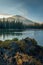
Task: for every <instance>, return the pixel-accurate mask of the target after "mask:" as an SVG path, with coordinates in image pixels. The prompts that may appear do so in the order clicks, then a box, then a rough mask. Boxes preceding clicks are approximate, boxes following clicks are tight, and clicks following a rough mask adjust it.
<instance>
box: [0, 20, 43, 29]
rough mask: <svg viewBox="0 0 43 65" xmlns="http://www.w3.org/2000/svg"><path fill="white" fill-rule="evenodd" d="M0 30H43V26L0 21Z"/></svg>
mask: <svg viewBox="0 0 43 65" xmlns="http://www.w3.org/2000/svg"><path fill="white" fill-rule="evenodd" d="M0 29H43V24H38V23H34V25H25V24H23V22H20V21H16V22H15V20H14V21H12V22H9V21H8V20H7V21H5V20H4V19H3V21H0Z"/></svg>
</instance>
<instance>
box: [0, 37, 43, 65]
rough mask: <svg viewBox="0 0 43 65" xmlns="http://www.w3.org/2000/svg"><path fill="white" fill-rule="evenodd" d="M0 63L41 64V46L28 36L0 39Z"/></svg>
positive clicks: (2, 64)
mask: <svg viewBox="0 0 43 65" xmlns="http://www.w3.org/2000/svg"><path fill="white" fill-rule="evenodd" d="M0 65H43V47H42V46H39V45H38V44H37V41H36V40H35V39H31V38H28V37H27V38H25V39H22V40H18V39H17V38H15V39H12V40H6V41H0Z"/></svg>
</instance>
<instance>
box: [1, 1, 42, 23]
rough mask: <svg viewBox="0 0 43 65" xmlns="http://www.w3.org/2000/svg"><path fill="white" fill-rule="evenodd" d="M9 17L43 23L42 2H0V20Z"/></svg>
mask: <svg viewBox="0 0 43 65" xmlns="http://www.w3.org/2000/svg"><path fill="white" fill-rule="evenodd" d="M8 14H10V15H8ZM11 15H21V16H24V17H26V18H28V19H31V20H34V21H39V22H43V0H0V18H2V17H9V16H11Z"/></svg>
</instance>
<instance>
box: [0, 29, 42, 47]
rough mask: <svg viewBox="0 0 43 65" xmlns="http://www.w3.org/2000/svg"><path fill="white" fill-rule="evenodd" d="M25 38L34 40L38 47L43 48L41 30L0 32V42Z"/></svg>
mask: <svg viewBox="0 0 43 65" xmlns="http://www.w3.org/2000/svg"><path fill="white" fill-rule="evenodd" d="M26 37H30V38H34V39H35V40H36V41H37V42H38V44H39V45H42V46H43V30H23V31H21V30H19V31H15V30H5V31H4V30H0V40H2V41H4V40H11V39H13V38H18V39H24V38H26Z"/></svg>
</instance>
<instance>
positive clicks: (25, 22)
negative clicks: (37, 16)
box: [0, 15, 34, 25]
mask: <svg viewBox="0 0 43 65" xmlns="http://www.w3.org/2000/svg"><path fill="white" fill-rule="evenodd" d="M0 20H1V21H3V18H0ZM7 20H8V21H10V22H12V21H14V20H15V22H16V21H19V22H23V24H26V25H30V24H34V22H33V21H31V20H29V19H27V18H25V17H23V16H20V15H15V16H11V17H8V18H5V21H7Z"/></svg>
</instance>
